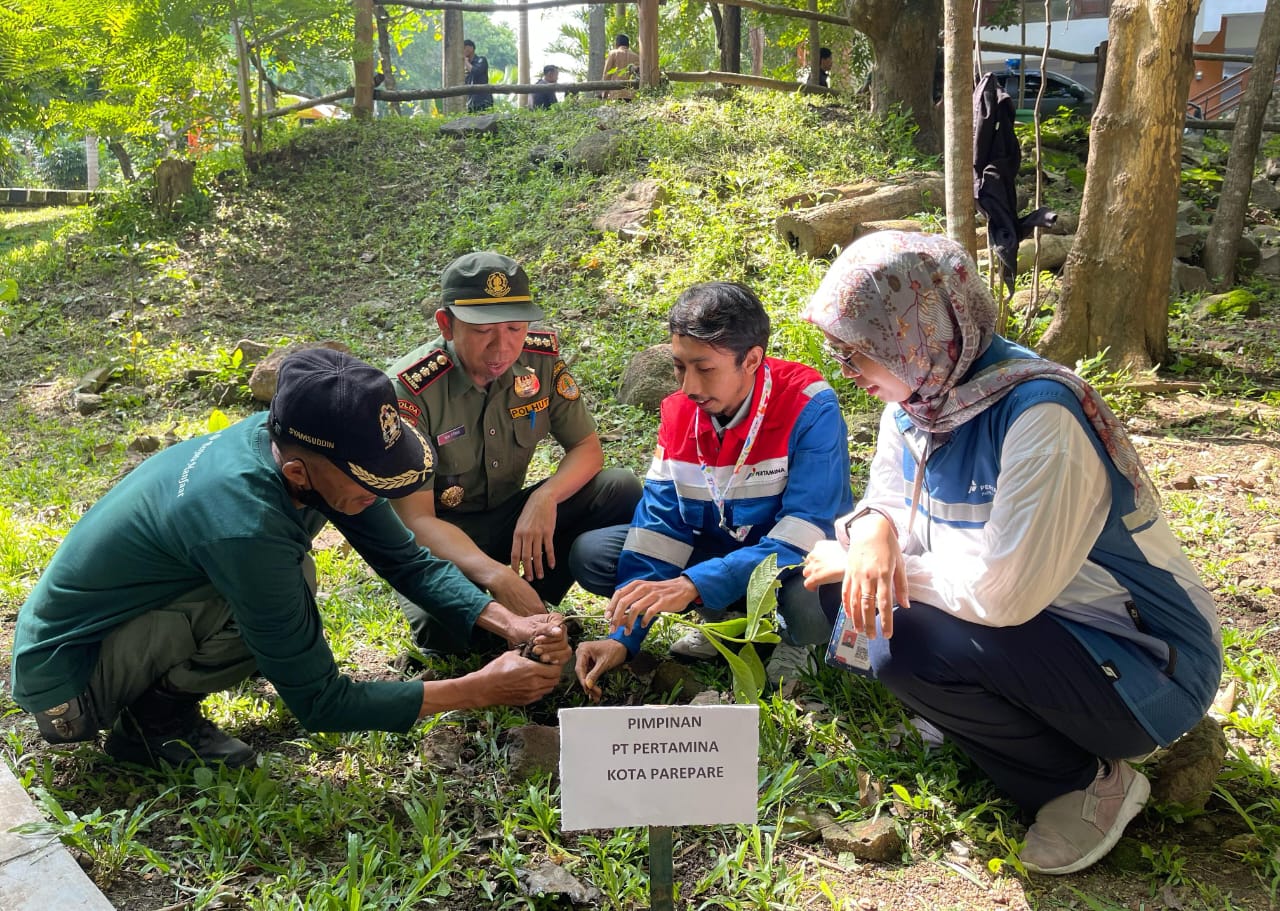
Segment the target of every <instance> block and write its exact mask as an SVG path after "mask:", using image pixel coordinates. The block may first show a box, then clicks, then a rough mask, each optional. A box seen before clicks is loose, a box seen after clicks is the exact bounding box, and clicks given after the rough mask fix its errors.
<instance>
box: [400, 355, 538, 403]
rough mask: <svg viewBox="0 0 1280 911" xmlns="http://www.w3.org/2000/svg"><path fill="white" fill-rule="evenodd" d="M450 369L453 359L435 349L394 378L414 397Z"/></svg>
mask: <svg viewBox="0 0 1280 911" xmlns="http://www.w3.org/2000/svg"><path fill="white" fill-rule="evenodd" d="M526 344H527V342H526ZM452 369H453V359H452V358H450V357H449V353H448V352H447V351H445V350H444V349H443V348H436V349H435V350H434V351H430V352H428V353H427V356H426V357H424V358H423V359H422V360H420V361H417V362H416V363H413V364H410V365H409V366H408V367H406V368H405V369H403V370H401V371H400V372H399V373H397V374H396V376H397V377H399V378H400V382H402V383H404V384H405V386H407V387H408V389H409V391H410V392H412V393H413V394H414V395H420V394H421V393H422V390H424V389H426V388H427V387H428V386H430V385H431V384H432V383H434V382H435V381H436V380H438V379H440V377H442V376H444V375H445V374H446V373H448V372H449V371H450V370H452Z"/></svg>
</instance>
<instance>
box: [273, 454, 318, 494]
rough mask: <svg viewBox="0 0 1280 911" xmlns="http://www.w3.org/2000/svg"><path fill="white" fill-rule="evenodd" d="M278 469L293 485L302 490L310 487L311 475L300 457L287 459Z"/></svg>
mask: <svg viewBox="0 0 1280 911" xmlns="http://www.w3.org/2000/svg"><path fill="white" fill-rule="evenodd" d="M280 471H281V472H282V473H283V474H284V476H285V479H286V480H287V481H288V482H289V483H290V484H292V485H293V486H294V487H297V488H300V489H302V490H309V489H310V488H311V476H310V475H309V474H307V466H306V464H305V463H303V461H302V459H289V460H288V461H286V462H285V463H284V464H283V465H281V466H280Z"/></svg>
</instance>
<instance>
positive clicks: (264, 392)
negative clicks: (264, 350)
mask: <svg viewBox="0 0 1280 911" xmlns="http://www.w3.org/2000/svg"><path fill="white" fill-rule="evenodd" d="M307 348H332V349H333V350H334V351H346V352H350V351H351V349H350V348H349V347H347V346H346V345H344V344H343V343H342V342H301V343H298V344H294V345H287V346H286V347H284V348H281V349H279V350H277V351H272V352H271V353H270V354H268V355H267V356H266V357H264V358H263V359H262V360H261V361H260V362H259V363H258V365H257V366H256V367H254V368H253V373H252V374H251V375H250V376H249V392H250V393H252V395H253V398H254V400H255V401H258V402H270V401H271V397H272V396H273V395H275V394H276V374H277V373H279V372H280V362H281V361H283V360H284V359H285V358H286V357H287V356H289V355H290V354H293V352H295V351H303V350H305V349H307Z"/></svg>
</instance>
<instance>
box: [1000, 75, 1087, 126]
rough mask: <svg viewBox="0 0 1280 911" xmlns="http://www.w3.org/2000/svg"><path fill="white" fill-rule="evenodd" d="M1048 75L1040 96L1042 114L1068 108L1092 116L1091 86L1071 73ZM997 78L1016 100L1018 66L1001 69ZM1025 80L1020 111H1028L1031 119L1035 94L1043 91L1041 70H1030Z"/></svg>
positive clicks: (1085, 115)
mask: <svg viewBox="0 0 1280 911" xmlns="http://www.w3.org/2000/svg"><path fill="white" fill-rule="evenodd" d="M1045 79H1046V84H1045V89H1044V98H1042V99H1041V100H1040V116H1041V117H1049V116H1052V115H1053V114H1056V113H1057V112H1058V108H1067V109H1068V110H1070V111H1072V112H1074V113H1076V114H1078V115H1080V116H1081V117H1089V116H1090V115H1092V114H1093V90H1092V89H1089V88H1087V87H1085V86H1083V85H1081V84H1080V83H1078V82H1076V81H1075V80H1074V79H1072V78H1070V77H1069V76H1063V75H1062V74H1061V73H1053V72H1050V73H1049V74H1048V75H1047V76H1046V77H1045ZM996 80H997V81H998V82H999V83H1000V86H1001V88H1003V89H1004V90H1005V91H1006V92H1008V93H1009V94H1010V95H1012V96H1013V99H1014V102H1015V103H1016V102H1017V100H1018V70H1016V69H1007V70H1005V71H1004V72H1002V73H996ZM1023 81H1024V82H1025V85H1026V88H1025V92H1024V95H1023V101H1022V104H1021V105H1020V107H1019V111H1026V112H1027V117H1028V119H1029V118H1030V112H1031V110H1032V108H1033V107H1034V106H1035V103H1036V95H1037V93H1039V91H1040V71H1039V70H1027V72H1026V77H1025V79H1024V80H1023ZM1020 119H1021V118H1020Z"/></svg>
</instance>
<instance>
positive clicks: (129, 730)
mask: <svg viewBox="0 0 1280 911" xmlns="http://www.w3.org/2000/svg"><path fill="white" fill-rule="evenodd" d="M203 698H204V696H203V695H202V694H200V693H178V692H174V691H173V690H170V689H168V688H167V687H165V686H164V684H163V683H156V684H154V685H153V686H152V687H151V688H150V689H149V690H147V691H146V692H144V693H143V694H142V695H141V696H139V697H138V698H137V699H136V700H134V702H133V705H131V706H129V708H127V709H125V710H124V711H123V712H121V713H120V717H119V718H117V719H116V723H115V724H114V725H113V726H112V728H111V733H110V734H108V735H107V740H106V742H105V743H104V744H103V747H102V748H103V750H105V751H106V753H107V755H109V756H111V757H112V758H113V759H117V760H119V761H121V762H132V763H136V764H138V765H149V766H158V765H159V764H160V763H161V762H167V763H169V764H170V765H185V764H187V763H193V762H221V763H223V764H225V765H229V766H244V765H250V764H252V763H253V761H254V760H255V759H257V753H255V752H254V751H253V749H252V748H251V747H250V746H249V745H248V744H247V743H245V742H244V741H243V740H237V739H236V738H235V737H231V736H229V735H227V734H224V733H223V732H222V731H220V730H219V729H218V727H217V726H216V725H215V724H214V723H213V722H212V721H209V720H208V719H207V718H205V717H204V716H203V715H201V714H200V700H201V699H203Z"/></svg>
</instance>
